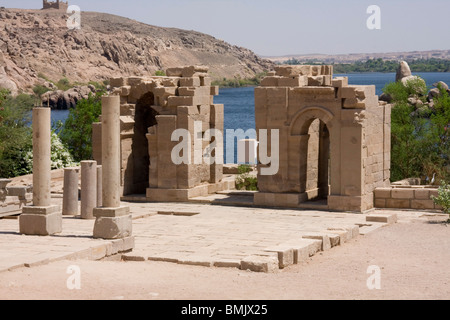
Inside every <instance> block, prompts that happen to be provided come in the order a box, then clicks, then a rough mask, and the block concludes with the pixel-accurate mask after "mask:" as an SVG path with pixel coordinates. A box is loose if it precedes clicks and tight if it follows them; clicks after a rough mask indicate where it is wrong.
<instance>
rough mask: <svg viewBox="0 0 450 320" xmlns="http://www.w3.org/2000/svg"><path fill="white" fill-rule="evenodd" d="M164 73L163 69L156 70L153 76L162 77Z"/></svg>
mask: <svg viewBox="0 0 450 320" xmlns="http://www.w3.org/2000/svg"><path fill="white" fill-rule="evenodd" d="M165 75H166V73H165V72H164V71H163V70H158V71H156V72H155V76H157V77H164V76H165Z"/></svg>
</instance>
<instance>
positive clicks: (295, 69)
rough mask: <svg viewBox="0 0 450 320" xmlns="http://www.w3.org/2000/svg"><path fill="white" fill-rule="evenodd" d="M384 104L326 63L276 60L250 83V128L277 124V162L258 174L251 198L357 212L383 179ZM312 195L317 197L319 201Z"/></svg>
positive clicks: (386, 164) (369, 204)
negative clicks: (311, 203) (252, 99)
mask: <svg viewBox="0 0 450 320" xmlns="http://www.w3.org/2000/svg"><path fill="white" fill-rule="evenodd" d="M390 110H391V109H390V105H386V104H385V103H381V102H379V101H378V97H377V96H376V95H375V86H349V85H348V79H347V78H335V79H333V67H332V66H284V67H278V68H276V71H275V72H273V73H272V74H270V75H269V76H268V77H266V78H265V79H264V80H263V81H262V83H261V86H260V87H258V88H256V89H255V116H256V129H257V132H259V131H260V129H268V130H271V129H272V130H273V129H278V130H279V136H280V141H279V150H280V154H279V163H280V169H279V171H278V173H277V174H275V175H262V174H261V170H259V172H260V174H259V176H258V187H259V190H260V192H259V193H257V194H256V195H255V204H257V205H267V206H269V205H270V206H281V207H302V206H307V205H308V201H311V200H318V199H322V202H321V203H323V205H322V206H321V207H322V208H327V209H330V210H338V211H357V212H362V211H366V210H368V209H371V208H373V207H374V200H373V190H374V189H375V188H377V187H385V186H389V184H390V182H389V179H390V137H391V135H390V124H391V117H390ZM319 203H320V202H319Z"/></svg>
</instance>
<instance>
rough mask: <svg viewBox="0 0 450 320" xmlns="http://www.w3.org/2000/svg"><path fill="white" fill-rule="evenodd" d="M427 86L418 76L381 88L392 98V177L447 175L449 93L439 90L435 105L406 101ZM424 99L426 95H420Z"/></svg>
mask: <svg viewBox="0 0 450 320" xmlns="http://www.w3.org/2000/svg"><path fill="white" fill-rule="evenodd" d="M423 90H426V84H425V83H424V82H423V81H422V80H420V79H417V80H411V81H410V82H408V83H407V85H406V86H404V85H403V84H402V83H401V82H396V83H390V84H388V85H386V87H385V88H384V89H383V91H384V92H385V93H387V94H389V95H391V97H392V98H393V108H392V117H391V121H392V122H391V134H392V150H391V180H393V181H398V180H402V179H405V178H412V177H422V178H423V177H429V178H430V179H431V177H432V176H433V174H436V175H437V177H436V178H437V179H439V180H448V179H450V172H448V171H447V170H443V169H442V168H446V167H448V166H449V165H450V97H449V95H448V93H447V92H446V91H445V90H441V94H440V96H439V97H438V98H435V99H434V107H429V108H426V107H425V108H422V109H423V110H422V109H420V110H416V108H415V107H414V106H412V105H410V104H409V103H408V98H409V97H410V96H411V95H415V96H416V97H418V96H419V94H420V93H423ZM420 99H422V100H423V101H425V99H426V97H425V96H422V97H420Z"/></svg>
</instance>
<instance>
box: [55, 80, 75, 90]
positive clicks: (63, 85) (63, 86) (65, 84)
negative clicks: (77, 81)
mask: <svg viewBox="0 0 450 320" xmlns="http://www.w3.org/2000/svg"><path fill="white" fill-rule="evenodd" d="M56 86H57V87H58V89H59V90H62V91H67V90H69V89H70V88H72V85H71V84H70V81H69V79H67V78H62V79H61V80H59V81H58V82H57V83H56Z"/></svg>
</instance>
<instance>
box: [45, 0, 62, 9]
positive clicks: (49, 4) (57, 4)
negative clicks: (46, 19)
mask: <svg viewBox="0 0 450 320" xmlns="http://www.w3.org/2000/svg"><path fill="white" fill-rule="evenodd" d="M68 7H69V1H66V2H64V1H59V0H56V1H47V0H43V5H42V9H43V10H46V9H56V10H62V11H67V8H68Z"/></svg>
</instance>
